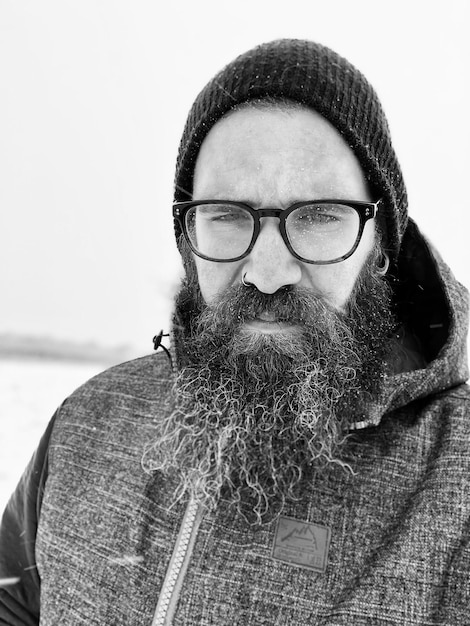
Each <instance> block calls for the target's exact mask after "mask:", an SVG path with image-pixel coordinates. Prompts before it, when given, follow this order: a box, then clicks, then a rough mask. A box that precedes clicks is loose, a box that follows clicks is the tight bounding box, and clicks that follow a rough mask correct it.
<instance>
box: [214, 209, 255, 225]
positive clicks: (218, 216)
mask: <svg viewBox="0 0 470 626" xmlns="http://www.w3.org/2000/svg"><path fill="white" fill-rule="evenodd" d="M203 216H204V218H205V219H207V220H209V221H210V222H214V223H220V224H241V223H244V222H247V221H250V216H249V215H248V214H247V213H245V212H244V211H239V210H236V209H223V210H221V209H213V210H212V211H204V212H203Z"/></svg>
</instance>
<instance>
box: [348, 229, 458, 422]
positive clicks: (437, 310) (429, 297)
mask: <svg viewBox="0 0 470 626" xmlns="http://www.w3.org/2000/svg"><path fill="white" fill-rule="evenodd" d="M392 281H393V288H394V293H395V298H396V303H397V309H398V317H399V319H400V322H401V323H402V324H403V326H404V328H406V334H408V335H410V336H411V337H412V339H413V343H414V344H415V345H417V346H419V351H420V353H421V355H422V357H424V359H423V362H422V363H421V364H420V366H417V367H415V368H413V369H410V370H409V371H403V370H401V371H400V370H397V371H396V372H395V373H391V374H389V375H387V376H386V377H385V379H384V384H383V386H382V390H381V393H380V396H379V397H378V398H377V399H376V400H375V401H374V402H372V403H371V404H370V405H369V407H368V411H367V414H366V415H364V416H363V418H362V419H361V420H359V421H357V422H356V423H355V425H354V428H355V429H360V428H365V427H369V426H376V425H377V424H378V423H379V422H380V420H381V419H382V416H383V415H384V414H385V413H388V412H390V411H393V410H396V409H400V408H401V407H404V406H406V405H408V404H410V403H411V402H414V401H416V400H424V399H425V398H427V397H429V396H431V395H434V394H437V393H440V392H442V391H444V390H446V389H450V388H452V387H455V386H457V385H460V384H462V383H464V382H465V381H466V380H467V379H468V374H469V373H468V363H467V332H468V305H469V298H468V292H467V290H466V288H465V287H464V286H463V285H461V284H460V283H459V282H458V281H457V280H456V279H455V277H454V275H453V274H452V272H451V270H450V269H449V268H448V266H447V265H446V264H445V263H444V261H443V260H442V259H441V257H440V255H439V254H438V252H437V251H436V250H435V249H434V248H433V247H432V246H431V244H430V243H429V242H428V241H427V240H426V239H425V237H424V236H423V235H422V233H421V232H420V230H419V228H418V226H417V225H416V224H415V222H414V221H413V220H411V219H410V220H409V221H408V226H407V228H406V231H405V234H404V238H403V243H402V247H401V250H400V255H399V259H398V266H397V270H396V274H395V276H394V277H393V278H392Z"/></svg>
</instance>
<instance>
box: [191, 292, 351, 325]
mask: <svg viewBox="0 0 470 626" xmlns="http://www.w3.org/2000/svg"><path fill="white" fill-rule="evenodd" d="M265 312H269V313H272V314H274V315H275V317H276V321H279V322H289V323H291V324H299V325H304V324H307V323H309V322H310V323H311V322H312V321H313V322H314V320H315V318H316V317H318V316H321V317H324V315H325V314H328V315H334V316H335V317H338V318H340V319H344V318H345V316H344V314H343V313H342V312H339V311H337V310H336V309H334V308H333V307H332V306H331V305H329V304H328V303H327V302H326V301H325V299H324V298H323V297H321V296H319V295H316V294H315V293H312V292H311V290H307V289H303V288H299V287H292V286H286V287H283V288H282V289H279V290H278V291H276V292H275V293H272V294H267V293H263V292H261V291H259V290H258V289H257V288H256V287H255V286H253V285H249V286H248V287H245V286H244V285H240V286H238V285H237V286H235V287H231V288H229V289H227V290H226V291H225V292H224V293H223V294H222V295H221V296H220V297H219V298H218V299H217V301H216V302H215V303H214V304H212V305H211V306H209V307H207V309H206V311H205V312H204V311H203V312H202V315H201V318H200V322H201V323H202V324H204V322H205V318H206V315H207V316H209V317H210V318H211V320H212V323H214V321H215V320H218V321H219V323H220V325H222V326H224V325H225V326H227V327H230V328H233V327H236V326H241V325H243V324H244V323H245V322H247V321H248V320H251V319H254V318H257V317H259V316H260V315H262V314H263V313H265ZM216 323H217V322H216ZM213 330H216V328H213ZM217 330H219V328H217Z"/></svg>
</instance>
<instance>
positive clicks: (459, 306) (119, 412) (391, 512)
mask: <svg viewBox="0 0 470 626" xmlns="http://www.w3.org/2000/svg"><path fill="white" fill-rule="evenodd" d="M403 252H404V255H405V256H409V257H410V258H412V259H413V269H412V270H411V268H410V271H409V273H408V277H409V278H408V280H407V282H406V281H405V280H403V281H402V284H401V288H402V289H403V294H405V293H406V294H408V296H407V298H408V301H409V302H411V303H412V305H413V310H417V311H418V313H419V315H418V317H419V318H420V319H421V325H419V324H418V323H417V322H416V327H414V331H415V332H418V334H419V337H420V338H423V339H426V338H427V339H426V340H427V341H428V345H427V347H426V357H427V360H428V361H429V364H428V366H427V368H426V369H424V370H419V371H414V372H408V373H404V374H400V375H398V376H393V377H390V378H389V379H388V381H387V383H386V385H385V387H384V390H383V393H382V397H381V398H380V399H379V400H378V402H377V405H376V406H375V412H374V411H372V413H371V416H372V417H373V418H374V419H372V417H371V420H370V422H369V426H368V427H364V425H363V426H362V427H361V425H360V424H359V423H358V424H357V430H356V431H355V435H354V439H353V440H352V441H351V444H350V447H349V449H348V456H349V460H350V463H351V465H352V467H353V469H354V475H351V474H347V473H344V472H342V471H340V470H339V469H335V468H332V469H331V470H330V471H329V472H328V473H325V475H324V476H323V477H322V479H321V480H318V482H316V483H315V484H312V485H311V487H310V488H309V489H308V490H307V491H306V493H305V494H304V497H303V499H302V500H301V501H300V502H298V503H296V504H291V505H289V506H288V507H287V508H286V509H285V510H284V512H283V514H284V515H286V516H288V517H291V518H295V519H298V520H302V521H308V522H312V523H315V524H319V525H322V526H326V527H328V528H330V530H331V542H330V549H329V554H328V564H327V567H326V571H325V572H324V573H315V572H313V571H311V570H308V569H303V568H299V567H296V566H293V565H288V564H286V563H282V562H280V561H277V560H274V559H273V558H272V547H273V541H274V538H275V526H274V524H271V525H267V526H263V527H255V528H253V527H250V526H248V525H247V524H246V523H245V522H244V521H243V520H241V519H238V518H236V517H234V515H233V514H232V513H230V511H229V510H227V507H226V506H225V505H224V503H223V502H222V503H221V505H220V507H219V508H218V510H217V512H216V513H215V514H205V515H204V516H203V519H202V521H201V524H200V527H199V531H198V534H197V537H196V541H195V545H194V549H193V552H192V554H191V559H190V562H189V567H188V570H187V573H186V576H185V579H184V581H183V586H182V590H181V594H180V597H179V601H178V604H177V608H176V613H175V617H174V622H173V623H174V624H175V625H177V626H183V625H184V626H193V625H194V626H195V625H204V626H205V625H209V624H218V625H219V624H220V625H222V624H234V625H240V626H245V625H253V626H261V625H265V626H268V625H269V626H272V625H277V626H281V625H282V626H292V625H303V624H312V625H313V624H315V625H325V626H326V625H328V626H339V625H344V626H346V625H348V626H350V625H351V624H354V625H357V626H363V625H364V626H365V625H369V626H372V625H373V626H381V625H383V626H390V625H396V626H412V625H413V626H415V625H419V626H431V625H433V626H434V625H437V624H445V625H448V626H463V625H466V626H467V625H468V624H469V623H470V545H469V537H470V528H469V525H470V478H469V476H470V446H469V443H470V420H469V415H470V412H469V408H470V402H469V401H470V394H469V390H468V388H467V386H466V385H464V384H462V383H463V381H464V380H465V378H466V376H467V368H466V355H465V349H464V345H465V338H466V326H465V323H464V320H465V319H466V316H467V295H466V292H465V291H464V290H463V288H462V287H461V286H459V285H458V283H456V282H455V281H454V279H453V278H452V276H451V275H450V273H449V271H448V269H447V268H446V267H445V266H444V265H443V264H442V263H440V264H439V267H438V266H436V264H435V262H434V261H433V259H432V257H431V255H430V250H429V248H428V246H427V245H426V244H425V243H424V242H423V241H422V240H421V238H420V236H419V233H418V231H417V229H416V228H415V227H414V226H413V228H411V229H410V230H409V232H408V234H407V236H406V237H405V241H404V249H403ZM405 282H406V284H405ZM436 319H437V320H440V321H438V322H435V320H436ZM409 321H410V323H412V325H413V324H414V323H415V321H416V320H414V319H413V318H411V317H410V319H409ZM436 324H437V326H439V328H438V329H436V328H434V327H435V326H436ZM429 325H431V326H433V328H432V329H431V330H430V329H429V328H427V327H428V326H429ZM431 331H432V334H429V333H430V332H431ZM436 333H437V334H436ZM171 379H172V372H171V369H170V366H169V362H168V359H167V358H166V356H165V355H163V354H161V355H158V354H157V355H154V356H151V357H146V358H143V359H139V360H137V361H133V362H129V363H126V364H123V365H121V366H118V367H115V368H112V369H110V370H108V371H107V372H105V373H103V374H100V375H99V376H97V377H95V378H94V379H92V380H91V381H89V382H88V383H87V384H85V385H84V386H83V387H82V388H80V389H79V390H78V391H77V392H75V393H74V394H73V395H72V396H71V397H70V398H68V399H67V400H66V402H64V404H63V405H62V406H61V408H60V410H59V411H58V412H57V415H56V417H55V423H54V425H53V427H52V428H51V429H50V430H51V431H52V433H51V434H50V440H49V444H48V448H47V455H46V454H45V453H44V447H45V446H44V444H43V446H42V447H43V451H42V452H41V453H40V454H37V455H35V458H34V459H33V463H32V466H31V467H30V468H29V470H28V472H27V474H26V475H25V476H26V477H25V479H24V480H23V481H22V483H21V484H20V487H19V489H18V491H17V493H16V494H15V497H14V498H13V499H12V501H11V502H10V505H9V508H8V509H7V511H6V513H5V518H4V522H3V525H2V530H1V532H0V573H1V575H2V576H7V575H8V574H9V573H10V572H9V570H8V567H9V566H13V565H11V564H12V563H13V562H16V561H18V559H19V560H20V561H21V563H23V564H26V567H27V568H28V571H29V572H30V571H31V568H32V566H33V565H34V564H31V561H30V556H31V555H32V554H34V553H35V554H36V560H37V573H38V576H33V577H31V576H30V575H29V574H28V573H26V572H24V573H23V574H22V572H21V571H20V570H21V567H20V568H17V569H16V570H15V572H14V573H15V574H16V575H20V576H21V578H22V580H21V583H20V584H19V585H18V586H17V587H15V589H9V590H8V589H6V590H3V591H2V592H1V593H0V624H9V625H14V626H18V625H19V624H34V623H36V624H37V623H38V619H39V618H38V615H37V606H38V592H39V587H40V590H41V624H42V626H57V624H61V626H68V625H69V626H79V625H81V624H83V625H85V624H86V625H87V626H94V625H96V626H98V625H99V626H104V625H110V626H111V625H112V626H121V625H122V626H124V625H126V626H137V625H138V626H142V625H145V624H148V625H149V626H150V624H151V622H152V616H153V613H154V610H155V606H156V603H157V599H158V595H159V592H160V590H161V587H162V584H163V580H164V577H165V573H166V571H167V567H168V563H169V561H170V558H171V554H172V550H173V547H174V544H175V541H176V537H177V535H178V532H179V528H180V524H181V520H182V517H183V515H184V510H185V503H180V504H177V505H174V506H171V501H172V500H171V494H172V489H173V485H172V484H171V483H169V482H167V481H166V480H163V478H162V476H161V475H159V474H156V475H153V476H151V475H147V474H146V473H144V471H143V470H142V468H141V456H142V450H143V448H144V446H145V444H146V443H147V442H148V441H149V440H150V439H151V438H152V436H153V429H154V425H155V423H156V422H157V421H158V420H159V419H160V418H161V416H162V414H163V412H164V411H165V410H166V405H165V399H166V397H167V394H168V393H169V391H170V388H171ZM373 424H376V425H373ZM45 471H47V481H46V482H45V491H44V497H43V498H42V497H41V493H40V491H41V488H38V486H37V484H38V477H39V476H42V475H43V474H44V473H45ZM31 477H36V478H34V480H32V479H31ZM33 498H35V499H36V500H35V503H36V505H37V507H38V509H40V510H39V511H38V517H39V523H38V525H37V537H36V542H35V546H32V545H31V544H30V542H32V541H34V532H33V530H32V529H30V530H28V534H27V536H26V542H27V544H25V543H24V542H23V539H22V538H23V536H24V532H25V529H24V526H23V521H24V516H23V513H22V510H23V508H25V507H26V508H28V507H29V509H31V508H34V507H32V503H31V500H32V499H33ZM5 528H8V529H9V531H8V533H5V531H4V529H5ZM11 607H15V616H12V612H11ZM22 612H24V614H27V616H28V617H27V619H25V621H22V617H21V613H22Z"/></svg>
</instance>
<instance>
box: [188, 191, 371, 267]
mask: <svg viewBox="0 0 470 626" xmlns="http://www.w3.org/2000/svg"><path fill="white" fill-rule="evenodd" d="M186 229H187V233H188V236H189V238H190V240H191V243H192V245H193V247H194V248H195V249H196V250H197V251H198V252H200V253H201V254H203V255H204V256H207V257H210V258H212V259H214V260H227V259H233V258H236V257H239V256H241V255H243V254H244V253H245V252H246V250H247V249H248V247H249V245H250V243H251V240H252V237H253V231H254V219H253V216H252V215H251V213H250V212H249V211H247V210H246V209H244V208H243V207H239V206H236V205H224V204H223V203H221V204H199V205H196V206H193V207H191V208H190V209H189V211H188V212H187V213H186ZM359 229H360V218H359V214H358V212H357V211H356V210H355V209H353V208H352V207H350V206H347V205H343V204H333V203H331V204H330V203H328V204H323V203H321V204H315V203H312V204H308V205H303V206H301V207H299V208H297V209H295V210H294V211H292V212H291V213H289V215H288V216H287V219H286V233H287V237H288V239H289V243H290V245H291V247H292V249H293V250H294V251H295V252H296V254H298V255H299V256H301V257H303V258H304V259H308V260H310V261H331V260H334V259H337V258H340V257H342V256H344V255H346V254H348V253H349V252H350V251H351V250H352V249H353V247H354V244H355V242H356V239H357V236H358V234H359Z"/></svg>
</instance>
